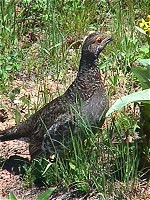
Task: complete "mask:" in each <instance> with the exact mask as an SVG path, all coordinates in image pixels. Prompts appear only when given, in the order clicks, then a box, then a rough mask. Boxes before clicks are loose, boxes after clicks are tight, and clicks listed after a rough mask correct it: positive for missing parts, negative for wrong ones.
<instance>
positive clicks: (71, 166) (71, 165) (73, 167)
mask: <svg viewBox="0 0 150 200" xmlns="http://www.w3.org/2000/svg"><path fill="white" fill-rule="evenodd" d="M69 166H70V169H73V170H75V168H76V166H75V165H74V164H73V163H71V162H69Z"/></svg>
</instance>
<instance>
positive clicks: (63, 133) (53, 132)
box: [29, 114, 75, 159]
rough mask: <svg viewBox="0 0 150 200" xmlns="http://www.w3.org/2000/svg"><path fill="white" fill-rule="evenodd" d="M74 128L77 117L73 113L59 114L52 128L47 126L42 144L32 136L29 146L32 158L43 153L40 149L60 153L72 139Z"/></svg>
mask: <svg viewBox="0 0 150 200" xmlns="http://www.w3.org/2000/svg"><path fill="white" fill-rule="evenodd" d="M74 130H75V117H74V116H73V115H71V114H70V115H69V114H64V115H61V116H59V117H58V118H57V119H56V120H55V122H54V123H53V125H52V126H51V127H50V128H47V127H46V126H45V134H44V136H43V139H42V141H40V144H39V142H36V141H35V138H33V140H32V138H31V142H30V147H29V151H30V154H31V158H32V159H34V158H35V157H37V155H38V154H39V153H41V150H40V149H42V150H43V151H44V152H46V153H47V154H49V155H52V154H54V153H60V152H61V150H62V149H65V148H66V147H67V144H68V143H69V142H70V141H71V134H72V133H73V132H74ZM38 141H39V140H38ZM41 143H42V144H41Z"/></svg>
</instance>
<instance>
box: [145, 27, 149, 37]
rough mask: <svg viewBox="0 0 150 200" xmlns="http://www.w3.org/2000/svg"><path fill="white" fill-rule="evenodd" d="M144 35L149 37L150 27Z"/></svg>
mask: <svg viewBox="0 0 150 200" xmlns="http://www.w3.org/2000/svg"><path fill="white" fill-rule="evenodd" d="M146 34H147V35H148V36H150V27H149V28H148V29H147V30H146Z"/></svg>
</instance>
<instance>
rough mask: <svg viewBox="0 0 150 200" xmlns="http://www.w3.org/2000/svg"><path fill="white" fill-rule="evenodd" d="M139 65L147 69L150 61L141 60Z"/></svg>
mask: <svg viewBox="0 0 150 200" xmlns="http://www.w3.org/2000/svg"><path fill="white" fill-rule="evenodd" d="M138 61H139V63H140V64H141V65H143V66H145V67H148V66H150V59H139V60H138Z"/></svg>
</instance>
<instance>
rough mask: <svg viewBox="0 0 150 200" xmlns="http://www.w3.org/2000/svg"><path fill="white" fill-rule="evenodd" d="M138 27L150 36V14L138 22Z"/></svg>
mask: <svg viewBox="0 0 150 200" xmlns="http://www.w3.org/2000/svg"><path fill="white" fill-rule="evenodd" d="M138 27H139V28H137V29H138V30H139V31H140V32H141V33H144V34H147V35H148V36H150V15H147V17H146V19H145V20H144V19H141V20H140V21H139V22H138Z"/></svg>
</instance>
